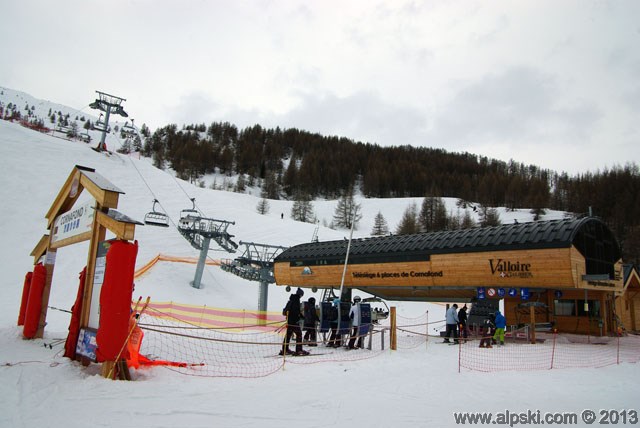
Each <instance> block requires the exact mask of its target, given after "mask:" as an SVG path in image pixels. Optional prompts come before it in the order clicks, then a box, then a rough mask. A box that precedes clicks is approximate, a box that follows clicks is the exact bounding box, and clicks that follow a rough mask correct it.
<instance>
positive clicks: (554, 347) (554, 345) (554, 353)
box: [549, 331, 558, 370]
mask: <svg viewBox="0 0 640 428" xmlns="http://www.w3.org/2000/svg"><path fill="white" fill-rule="evenodd" d="M557 336H558V333H557V332H555V331H554V332H553V347H552V348H551V367H549V370H551V369H553V359H554V358H555V356H556V337H557Z"/></svg>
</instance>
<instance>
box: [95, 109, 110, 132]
mask: <svg viewBox="0 0 640 428" xmlns="http://www.w3.org/2000/svg"><path fill="white" fill-rule="evenodd" d="M102 116H103V115H102V113H100V116H99V117H98V120H96V121H95V122H94V123H93V129H95V130H96V131H102V132H105V131H106V132H111V127H110V126H109V127H107V124H106V123H105V121H104V119H103V118H102Z"/></svg>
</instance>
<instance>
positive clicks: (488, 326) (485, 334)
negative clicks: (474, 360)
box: [480, 314, 496, 348]
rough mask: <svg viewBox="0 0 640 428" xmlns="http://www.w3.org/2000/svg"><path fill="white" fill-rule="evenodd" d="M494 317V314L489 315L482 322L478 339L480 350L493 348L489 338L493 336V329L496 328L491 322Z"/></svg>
mask: <svg viewBox="0 0 640 428" xmlns="http://www.w3.org/2000/svg"><path fill="white" fill-rule="evenodd" d="M495 317H496V316H495V314H491V315H489V317H488V318H485V320H484V321H483V322H482V327H481V329H482V330H481V331H480V335H481V336H482V339H480V348H493V346H491V337H492V336H493V333H494V329H495V327H496V325H495V323H494V322H493V321H494V320H495Z"/></svg>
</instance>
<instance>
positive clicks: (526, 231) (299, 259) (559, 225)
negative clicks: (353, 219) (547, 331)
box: [275, 217, 621, 264]
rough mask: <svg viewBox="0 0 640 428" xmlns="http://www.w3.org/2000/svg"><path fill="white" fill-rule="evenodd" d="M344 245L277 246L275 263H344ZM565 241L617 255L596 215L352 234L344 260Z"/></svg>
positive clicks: (590, 253) (587, 251)
mask: <svg viewBox="0 0 640 428" xmlns="http://www.w3.org/2000/svg"><path fill="white" fill-rule="evenodd" d="M594 243H595V244H594ZM347 245H348V241H347V240H346V239H345V240H338V241H325V242H312V243H306V244H300V245H296V246H293V247H290V248H289V249H287V250H285V251H283V252H282V253H281V254H280V255H278V257H276V259H275V263H278V262H290V263H292V264H300V263H305V264H318V263H322V264H339V263H344V258H345V255H346V252H347ZM571 246H576V248H577V249H578V250H579V251H580V252H581V253H583V255H585V257H587V258H594V257H595V258H597V259H600V260H603V261H605V260H606V261H608V262H612V261H613V262H615V261H617V260H619V259H620V257H621V251H620V247H619V245H618V242H617V241H616V239H615V237H614V236H613V233H612V232H611V231H610V230H609V229H608V228H607V226H606V225H605V224H604V223H603V222H602V221H601V220H600V219H598V218H596V217H582V218H578V219H574V218H568V219H561V220H547V221H537V222H529V223H513V224H503V225H500V226H494V227H477V228H471V229H460V230H451V231H441V232H430V233H419V234H413V235H391V236H381V237H372V238H362V239H354V240H352V242H351V248H350V250H349V263H353V264H357V263H377V262H393V261H417V260H428V259H429V257H430V256H431V255H433V254H452V253H469V252H481V251H507V250H526V249H545V248H569V247H571ZM594 248H595V249H594ZM596 252H597V254H596Z"/></svg>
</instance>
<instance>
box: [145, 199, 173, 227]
mask: <svg viewBox="0 0 640 428" xmlns="http://www.w3.org/2000/svg"><path fill="white" fill-rule="evenodd" d="M157 203H158V200H157V199H154V200H153V208H152V210H151V211H150V212H148V213H147V214H145V216H144V224H148V225H149V226H161V227H169V216H168V215H167V214H166V213H163V212H160V211H157V210H156V204H157Z"/></svg>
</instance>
